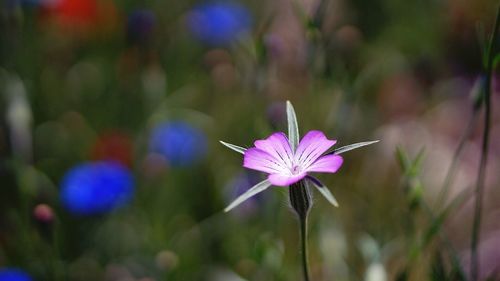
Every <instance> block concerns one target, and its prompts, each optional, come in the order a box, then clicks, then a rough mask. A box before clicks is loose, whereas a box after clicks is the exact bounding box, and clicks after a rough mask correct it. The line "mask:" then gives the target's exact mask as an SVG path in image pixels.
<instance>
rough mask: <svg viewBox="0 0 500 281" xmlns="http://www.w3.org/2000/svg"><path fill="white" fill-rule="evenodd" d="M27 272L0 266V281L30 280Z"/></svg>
mask: <svg viewBox="0 0 500 281" xmlns="http://www.w3.org/2000/svg"><path fill="white" fill-rule="evenodd" d="M32 280H33V279H32V278H31V277H30V276H29V275H28V273H26V272H24V271H22V270H20V269H17V268H9V267H4V268H0V281H32Z"/></svg>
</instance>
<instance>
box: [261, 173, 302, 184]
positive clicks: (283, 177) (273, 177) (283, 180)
mask: <svg viewBox="0 0 500 281" xmlns="http://www.w3.org/2000/svg"><path fill="white" fill-rule="evenodd" d="M306 175H307V174H306V173H300V174H297V175H287V174H270V175H269V176H268V177H267V179H268V180H269V181H270V182H271V183H272V184H273V185H277V186H289V185H291V184H294V183H296V182H298V181H300V180H301V179H303V178H304V177H305V176H306Z"/></svg>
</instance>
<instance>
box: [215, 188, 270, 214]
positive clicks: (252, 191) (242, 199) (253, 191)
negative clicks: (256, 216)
mask: <svg viewBox="0 0 500 281" xmlns="http://www.w3.org/2000/svg"><path fill="white" fill-rule="evenodd" d="M270 186H271V183H270V182H269V180H264V181H261V182H259V183H258V184H256V185H254V186H253V187H252V188H250V189H249V190H247V191H246V192H245V193H243V194H241V195H240V196H238V198H236V200H234V201H233V202H232V203H231V204H229V206H227V207H226V208H225V209H224V212H229V211H230V210H232V209H233V208H234V207H236V206H238V205H239V204H241V203H243V202H245V201H246V200H247V199H249V198H250V197H252V196H254V195H256V194H258V193H260V192H262V191H264V190H266V189H267V188H268V187H270Z"/></svg>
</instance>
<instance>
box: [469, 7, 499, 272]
mask: <svg viewBox="0 0 500 281" xmlns="http://www.w3.org/2000/svg"><path fill="white" fill-rule="evenodd" d="M499 18H500V5H499V6H498V10H497V15H496V18H495V25H494V28H493V32H492V33H491V36H490V41H489V46H488V49H487V54H486V55H487V57H486V59H487V62H486V69H485V71H486V83H485V85H484V105H485V116H484V131H483V143H482V148H481V160H480V163H479V171H478V175H477V182H476V190H475V193H476V200H475V204H474V220H473V226H472V239H471V280H472V281H477V280H478V278H479V271H480V268H479V266H480V264H479V255H478V248H477V246H478V244H479V240H480V229H481V216H482V204H483V193H484V182H485V177H486V163H487V161H488V146H489V138H490V126H491V124H490V123H491V102H490V97H491V84H492V76H493V62H494V54H495V51H496V44H495V43H496V40H497V33H498V28H499V24H500V19H499Z"/></svg>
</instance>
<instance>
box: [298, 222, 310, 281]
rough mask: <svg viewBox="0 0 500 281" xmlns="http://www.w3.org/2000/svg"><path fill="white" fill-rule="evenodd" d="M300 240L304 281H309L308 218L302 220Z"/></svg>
mask: <svg viewBox="0 0 500 281" xmlns="http://www.w3.org/2000/svg"><path fill="white" fill-rule="evenodd" d="M299 221H300V239H301V245H302V267H303V269H304V280H305V281H309V280H310V279H309V259H308V256H307V217H304V218H300V219H299Z"/></svg>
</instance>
